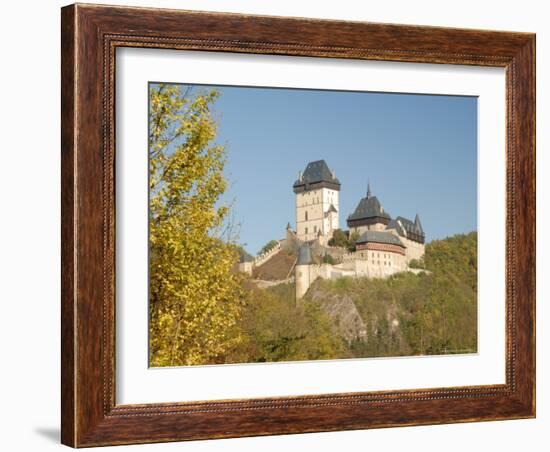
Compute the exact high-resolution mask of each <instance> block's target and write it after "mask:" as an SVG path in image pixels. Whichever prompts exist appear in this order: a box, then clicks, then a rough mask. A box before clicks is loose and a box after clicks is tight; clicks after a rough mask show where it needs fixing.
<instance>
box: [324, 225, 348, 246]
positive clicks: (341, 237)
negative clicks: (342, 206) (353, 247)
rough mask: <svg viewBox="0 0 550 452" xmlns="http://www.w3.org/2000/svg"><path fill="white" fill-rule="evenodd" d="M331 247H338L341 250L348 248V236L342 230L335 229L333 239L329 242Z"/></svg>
mask: <svg viewBox="0 0 550 452" xmlns="http://www.w3.org/2000/svg"><path fill="white" fill-rule="evenodd" d="M328 244H329V245H330V246H338V247H340V248H347V246H348V236H347V234H346V233H345V232H344V231H342V230H341V229H335V230H334V232H333V233H332V238H331V239H330V240H329V241H328Z"/></svg>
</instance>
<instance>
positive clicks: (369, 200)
mask: <svg viewBox="0 0 550 452" xmlns="http://www.w3.org/2000/svg"><path fill="white" fill-rule="evenodd" d="M372 217H382V218H391V216H390V214H389V213H388V212H386V211H385V210H384V208H383V207H382V205H381V204H380V201H378V198H377V197H376V196H366V197H365V198H363V199H361V201H359V204H357V207H356V208H355V212H353V213H352V214H351V215H350V216H349V217H348V220H363V219H365V218H372Z"/></svg>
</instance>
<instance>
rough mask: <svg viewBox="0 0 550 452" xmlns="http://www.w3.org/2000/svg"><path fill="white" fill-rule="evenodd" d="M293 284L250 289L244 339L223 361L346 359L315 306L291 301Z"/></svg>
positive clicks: (243, 322)
mask: <svg viewBox="0 0 550 452" xmlns="http://www.w3.org/2000/svg"><path fill="white" fill-rule="evenodd" d="M294 292H295V286H294V284H280V285H277V286H274V287H271V288H269V289H257V288H250V289H249V290H248V292H247V297H246V307H245V310H244V314H243V317H242V320H241V324H240V327H241V330H242V331H243V334H244V340H243V341H241V342H240V343H239V344H238V346H236V347H235V348H234V349H233V350H232V351H231V352H230V353H229V354H228V355H227V356H226V357H225V362H230V363H231V362H233V363H234V362H273V361H295V360H315V359H335V358H343V357H346V356H347V351H346V348H345V345H344V342H343V340H342V339H341V338H340V337H338V335H337V334H336V333H335V331H334V330H333V325H332V322H331V319H330V318H329V317H328V315H327V314H325V313H324V312H323V311H322V310H321V308H320V307H319V305H318V304H316V303H298V304H296V302H295V301H294V299H295V297H294Z"/></svg>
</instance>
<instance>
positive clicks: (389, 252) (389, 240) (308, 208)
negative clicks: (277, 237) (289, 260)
mask: <svg viewBox="0 0 550 452" xmlns="http://www.w3.org/2000/svg"><path fill="white" fill-rule="evenodd" d="M340 187H341V184H340V181H339V180H338V179H337V178H336V175H335V173H334V171H331V170H330V169H329V167H328V166H327V164H326V162H325V161H324V160H319V161H316V162H310V163H308V165H307V167H306V169H305V171H304V172H303V173H302V172H300V173H299V175H298V180H296V182H295V183H294V186H293V189H294V193H295V194H296V238H297V239H298V241H299V242H300V246H299V249H298V258H297V260H296V265H295V281H296V298H297V299H300V298H301V297H302V296H303V295H304V294H305V293H306V292H307V290H308V288H309V287H310V285H311V284H312V283H313V281H315V279H317V278H323V279H335V278H340V277H343V276H351V277H369V278H386V277H388V276H390V275H392V274H394V273H398V272H403V271H409V270H411V269H410V268H409V263H410V262H411V261H412V260H413V259H420V258H422V257H423V256H424V242H425V235H424V230H423V229H422V224H421V223H420V217H419V216H418V214H417V215H416V218H415V220H414V222H413V221H411V220H408V219H407V218H404V217H401V216H398V217H396V218H395V219H394V218H392V217H391V215H390V214H389V213H388V212H387V211H385V210H384V207H383V206H382V204H381V203H380V201H379V200H378V198H377V197H376V196H373V195H372V192H371V189H370V184H368V188H367V194H366V196H365V197H364V198H362V199H361V200H360V201H359V203H358V205H357V207H356V209H355V211H354V212H353V213H352V214H351V215H349V216H348V218H347V226H348V228H349V229H348V231H347V232H346V235H347V237H348V238H355V249H354V250H353V251H351V252H348V253H337V252H335V250H332V249H331V247H330V246H328V245H329V240H330V239H331V238H332V237H333V234H334V232H335V231H336V230H337V229H339V218H338V214H339V195H340ZM315 248H317V249H318V250H320V252H321V253H322V254H323V255H322V256H321V259H317V261H316V259H315V257H314V252H313V249H315ZM327 254H328V255H330V256H331V259H330V261H331V262H334V261H337V262H338V263H329V262H327V261H326V260H325V259H323V257H324V256H326V255H327ZM412 271H415V270H412Z"/></svg>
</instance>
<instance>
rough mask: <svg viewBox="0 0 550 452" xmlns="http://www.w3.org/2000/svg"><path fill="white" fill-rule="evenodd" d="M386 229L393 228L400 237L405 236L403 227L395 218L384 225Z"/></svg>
mask: <svg viewBox="0 0 550 452" xmlns="http://www.w3.org/2000/svg"><path fill="white" fill-rule="evenodd" d="M386 229H395V230H396V231H397V233H398V234H399V235H400V236H401V237H406V236H407V234H406V232H405V229H404V228H403V226H402V225H401V223H400V222H398V221H397V220H390V222H389V223H388V225H387V226H386Z"/></svg>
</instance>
